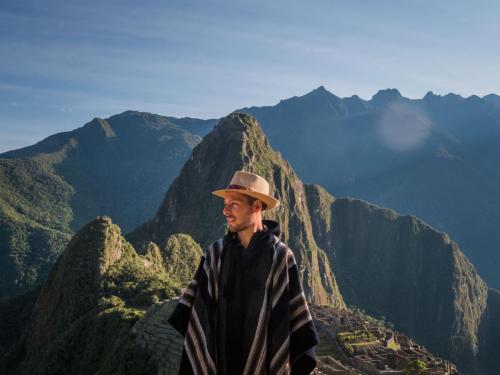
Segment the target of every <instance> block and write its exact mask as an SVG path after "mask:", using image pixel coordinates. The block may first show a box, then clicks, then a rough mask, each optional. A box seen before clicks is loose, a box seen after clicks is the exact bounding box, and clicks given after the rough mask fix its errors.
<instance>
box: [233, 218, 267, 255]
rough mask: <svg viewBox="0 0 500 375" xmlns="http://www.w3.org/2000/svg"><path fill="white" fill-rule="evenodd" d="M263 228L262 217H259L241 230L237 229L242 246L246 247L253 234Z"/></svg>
mask: <svg viewBox="0 0 500 375" xmlns="http://www.w3.org/2000/svg"><path fill="white" fill-rule="evenodd" d="M263 229H264V227H263V226H262V219H259V220H256V221H255V223H253V225H251V226H249V227H248V228H246V229H244V230H242V231H239V232H238V237H239V239H240V242H241V244H242V245H243V247H244V248H245V249H246V248H247V247H248V244H249V243H250V240H251V239H252V236H253V234H254V233H255V232H258V231H260V230H263Z"/></svg>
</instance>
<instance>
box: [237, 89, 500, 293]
mask: <svg viewBox="0 0 500 375" xmlns="http://www.w3.org/2000/svg"><path fill="white" fill-rule="evenodd" d="M499 99H500V97H498V96H497V95H493V94H492V95H487V96H485V97H484V98H479V97H477V96H471V97H468V98H463V97H461V96H459V95H455V94H448V95H444V96H440V95H435V94H433V93H432V92H428V93H427V94H426V95H425V97H424V98H422V99H408V98H405V97H403V96H402V95H401V94H400V93H399V91H398V90H396V89H387V90H381V91H379V92H378V93H377V94H375V95H374V96H373V98H372V99H370V100H363V99H361V98H359V97H357V96H352V97H350V98H339V97H337V96H336V95H334V94H332V93H331V92H329V91H328V90H326V89H325V88H324V87H323V86H320V87H319V88H317V89H315V90H313V91H311V92H309V93H307V94H306V95H303V96H300V97H292V98H289V99H285V100H281V101H280V102H279V103H278V104H277V105H275V106H264V107H249V108H243V109H240V111H242V112H245V113H249V114H251V115H252V116H255V118H256V119H257V120H258V121H259V123H260V124H261V126H262V128H263V130H264V131H265V133H266V134H267V135H268V137H269V140H270V142H271V144H272V146H273V148H275V149H276V150H278V151H280V152H281V153H282V155H283V156H284V158H286V159H287V160H288V161H290V163H291V165H292V166H293V167H294V168H295V170H296V171H297V173H298V174H299V175H300V176H301V177H302V178H303V179H304V181H305V182H308V183H312V182H314V183H319V184H321V185H323V186H325V187H326V188H327V190H328V191H330V192H331V193H332V194H334V195H335V196H350V197H358V198H361V199H365V200H367V201H370V202H372V203H375V204H378V205H380V206H384V207H390V208H392V209H394V210H396V211H398V212H401V213H407V214H412V215H415V216H417V217H419V218H421V219H423V220H425V221H426V222H427V223H429V224H430V225H432V226H433V227H434V228H436V229H438V230H440V231H445V232H447V233H449V234H450V236H451V237H452V238H453V239H454V240H455V241H457V243H458V244H459V245H460V247H461V248H462V249H463V251H464V252H465V254H467V256H468V257H469V258H470V259H471V261H472V262H473V264H474V265H475V266H476V267H477V269H478V270H479V273H480V274H481V275H482V276H483V277H484V278H485V279H486V280H487V282H488V284H489V285H491V286H493V287H500V272H499V270H500V251H499V250H500V232H499V231H498V230H496V228H497V227H498V225H499V224H500V209H499V207H500V195H499V194H498V187H499V186H500V168H498V160H500V147H499V146H500V105H499V103H500V100H499Z"/></svg>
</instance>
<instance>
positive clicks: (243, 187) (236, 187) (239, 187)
mask: <svg viewBox="0 0 500 375" xmlns="http://www.w3.org/2000/svg"><path fill="white" fill-rule="evenodd" d="M226 189H238V190H250V191H252V189H249V188H247V187H246V186H241V185H229V186H228V187H227V188H226Z"/></svg>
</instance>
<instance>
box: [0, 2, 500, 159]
mask: <svg viewBox="0 0 500 375" xmlns="http://www.w3.org/2000/svg"><path fill="white" fill-rule="evenodd" d="M138 4H139V2H137V1H126V0H124V1H105V0H100V1H79V2H77V1H71V0H65V1H51V0H47V1H43V2H42V1H19V0H15V1H11V0H2V1H1V2H0V57H1V58H0V152H4V151H7V150H11V149H16V148H20V147H24V146H28V145H31V144H33V143H36V142H38V141H40V140H42V139H43V138H45V137H47V136H49V135H51V134H54V133H57V132H61V131H69V130H72V129H75V128H78V127H80V126H82V125H84V124H85V123H87V122H89V121H91V120H92V119H93V118H94V117H103V118H106V117H109V116H111V115H113V114H117V113H121V112H123V111H126V110H139V111H146V112H152V113H157V114H161V115H168V116H175V117H185V116H189V117H197V118H219V117H222V116H225V115H227V114H229V113H230V112H232V111H233V110H235V109H238V108H242V107H247V106H252V105H257V106H261V105H275V104H277V103H278V102H279V101H280V100H281V99H285V98H289V97H292V96H296V95H297V96H299V95H304V94H306V93H307V92H309V91H311V90H313V89H314V88H317V87H318V86H321V85H322V86H325V88H326V89H327V90H329V91H330V92H332V93H334V94H336V95H337V96H340V97H346V96H351V95H354V94H356V95H359V96H360V97H362V98H364V99H370V98H371V97H372V96H373V95H374V94H375V93H376V92H377V91H378V90H380V89H386V88H397V89H398V90H399V91H400V92H401V93H402V95H403V96H406V97H410V98H421V97H423V96H424V95H425V93H426V92H427V91H433V92H434V93H435V94H441V95H445V94H447V93H449V92H453V93H456V94H460V95H462V96H470V95H473V94H474V95H479V96H483V95H486V94H489V93H496V94H500V74H498V73H499V71H498V69H499V68H498V67H500V48H498V40H500V38H499V37H500V3H499V2H496V1H456V0H454V1H445V0H442V1H423V0H422V1H411V0H408V1H403V0H394V1H383V0H377V1H369V0H365V1H357V0H349V1H347V0H346V1H333V0H330V1H322V0H318V1H294V0H288V1H277V0H276V1H257V0H256V1H237V0H232V1H211V0H210V1H207V0H205V1H190V0H182V1H176V0H171V1H166V0H164V1H141V2H140V6H139V5H138Z"/></svg>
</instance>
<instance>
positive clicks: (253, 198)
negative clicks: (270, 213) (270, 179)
mask: <svg viewBox="0 0 500 375" xmlns="http://www.w3.org/2000/svg"><path fill="white" fill-rule="evenodd" d="M244 195H245V197H247V201H248V204H250V206H251V205H252V204H253V202H255V201H257V200H260V199H258V198H255V197H252V196H250V195H246V194H244ZM261 202H262V201H261ZM265 209H267V204H265V203H264V202H262V211H264V210H265Z"/></svg>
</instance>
